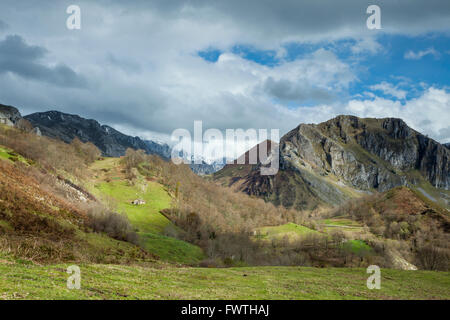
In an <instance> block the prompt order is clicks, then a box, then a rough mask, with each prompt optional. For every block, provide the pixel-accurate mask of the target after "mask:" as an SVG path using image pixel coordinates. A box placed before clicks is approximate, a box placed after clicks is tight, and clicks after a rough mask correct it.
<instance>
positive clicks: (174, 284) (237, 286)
mask: <svg viewBox="0 0 450 320" xmlns="http://www.w3.org/2000/svg"><path fill="white" fill-rule="evenodd" d="M67 266H68V265H67V264H60V265H52V266H39V265H33V264H24V263H21V262H17V261H13V260H10V259H8V258H6V257H0V292H1V293H0V299H450V290H449V288H450V274H449V273H448V272H429V271H400V270H390V269H382V270H381V289H380V290H369V289H367V287H366V281H367V278H368V276H369V275H368V274H367V273H366V270H365V269H359V268H321V269H319V268H306V267H253V268H227V269H215V268H211V269H210V268H175V267H172V266H167V265H165V266H163V265H155V267H140V266H123V265H92V264H89V265H80V269H81V289H80V290H69V289H67V288H66V282H67V278H68V274H67V273H66V268H67ZM11 279H14V281H11Z"/></svg>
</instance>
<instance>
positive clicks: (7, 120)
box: [0, 104, 22, 126]
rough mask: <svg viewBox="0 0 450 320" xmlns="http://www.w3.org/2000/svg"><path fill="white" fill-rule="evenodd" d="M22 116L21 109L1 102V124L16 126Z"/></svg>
mask: <svg viewBox="0 0 450 320" xmlns="http://www.w3.org/2000/svg"><path fill="white" fill-rule="evenodd" d="M21 118H22V116H21V115H20V112H19V110H17V109H16V108H14V107H11V106H5V105H3V104H0V124H6V125H9V126H14V125H15V124H16V123H17V121H19V120H20V119H21Z"/></svg>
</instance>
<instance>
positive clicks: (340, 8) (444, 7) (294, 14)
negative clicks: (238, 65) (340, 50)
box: [104, 0, 450, 40]
mask: <svg viewBox="0 0 450 320" xmlns="http://www.w3.org/2000/svg"><path fill="white" fill-rule="evenodd" d="M104 2H105V3H108V4H114V5H117V6H119V7H120V6H123V1H120V0H104ZM373 4H376V5H378V6H380V8H381V14H382V27H383V30H384V31H385V32H399V33H406V34H409V33H423V32H427V31H429V30H433V29H440V30H444V29H448V25H449V23H450V1H442V0H429V1H423V0H397V1H392V0H340V1H336V0H320V1H299V0H284V1H273V0H246V1H242V0H227V1H205V0H191V1H183V0H171V1H166V0H154V1H147V0H137V1H133V2H132V4H129V3H127V6H126V7H127V10H130V11H132V10H135V11H141V10H157V11H159V12H160V13H161V14H164V15H167V16H168V17H172V18H173V17H181V16H183V17H199V18H201V19H204V20H209V21H214V20H223V21H231V22H232V24H233V25H237V26H239V27H240V28H241V29H242V30H243V35H244V34H245V33H250V34H252V35H253V36H255V35H259V36H261V37H264V38H266V39H267V40H270V39H271V38H274V39H278V40H280V39H281V38H291V37H296V36H300V37H304V38H305V39H308V40H314V39H313V38H314V37H318V38H321V37H322V36H324V35H325V36H328V37H334V36H337V37H339V36H341V35H342V34H346V35H347V36H351V35H352V34H358V33H363V34H370V32H371V31H369V30H368V29H367V28H366V19H367V17H368V14H367V13H366V9H367V7H368V6H369V5H373Z"/></svg>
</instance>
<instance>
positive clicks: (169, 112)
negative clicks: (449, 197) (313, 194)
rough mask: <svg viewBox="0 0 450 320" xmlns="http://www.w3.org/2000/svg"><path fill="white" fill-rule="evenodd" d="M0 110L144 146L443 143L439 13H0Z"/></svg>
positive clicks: (161, 6)
mask: <svg viewBox="0 0 450 320" xmlns="http://www.w3.org/2000/svg"><path fill="white" fill-rule="evenodd" d="M72 4H76V5H78V6H79V7H80V8H81V29H80V30H69V29H68V28H67V27H66V20H67V18H68V17H69V15H68V14H67V13H66V9H67V7H68V6H69V5H72ZM372 4H376V5H378V6H379V7H380V8H381V27H382V29H380V30H376V29H375V30H369V29H368V28H367V26H366V20H367V18H368V17H369V14H367V13H366V10H367V7H368V6H369V5H372ZM0 103H2V104H8V105H14V106H16V107H18V108H19V109H20V111H21V112H22V113H23V114H28V113H32V112H37V111H47V110H59V111H63V112H68V113H75V114H79V115H81V116H83V117H87V118H94V119H96V120H98V121H100V122H101V123H104V124H109V125H111V126H113V127H115V128H117V129H119V130H121V131H123V132H125V133H128V134H132V135H139V136H142V137H147V138H148V137H159V138H166V137H168V136H169V135H170V134H171V132H172V131H173V130H174V129H177V128H186V129H188V130H192V128H193V122H194V120H202V121H203V126H204V128H205V129H206V128H218V129H221V130H223V129H227V128H229V129H235V128H243V129H248V128H256V129H260V128H267V129H271V128H277V129H280V133H281V134H284V133H286V132H287V131H289V130H290V129H292V128H294V127H296V126H297V125H298V124H299V123H318V122H321V121H324V120H327V119H330V118H332V117H334V116H336V115H338V114H354V115H357V116H363V117H400V118H403V119H404V120H405V121H406V122H407V123H408V124H409V125H410V126H412V127H413V128H415V129H416V130H419V131H422V132H424V133H426V134H428V135H429V136H431V137H433V138H435V139H436V140H438V141H440V142H450V112H449V111H450V1H445V0H427V1H417V0H403V1H402V0H398V1H376V0H372V1H364V0H353V1H350V0H340V1H335V0H323V1H301V0H284V1H280V0H279V1H273V0H271V1H269V0H222V1H214V0H209V1H199V0H190V1H187V0H185V1H178V0H170V1H166V0H164V1H163V0H161V1H158V0H156V1H152V0H149V1H147V0H146V1H144V0H142V1H140V0H135V1H132V0H130V1H119V0H117V1H114V0H99V1H75V0H71V1H43V0H39V1H37V0H36V1H33V0H26V1H21V0H14V1H12V0H2V1H1V2H0Z"/></svg>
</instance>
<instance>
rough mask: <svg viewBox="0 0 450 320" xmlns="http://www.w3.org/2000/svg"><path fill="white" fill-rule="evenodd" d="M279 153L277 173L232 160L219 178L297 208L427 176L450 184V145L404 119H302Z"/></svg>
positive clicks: (282, 142)
mask: <svg viewBox="0 0 450 320" xmlns="http://www.w3.org/2000/svg"><path fill="white" fill-rule="evenodd" d="M279 152H280V155H279V161H280V170H279V172H278V173H277V174H276V175H274V176H260V175H259V170H258V168H259V166H260V165H246V166H238V165H227V166H225V167H224V168H223V169H222V170H221V171H219V172H217V173H216V174H215V176H214V177H215V179H216V180H219V181H222V183H224V184H228V185H230V186H235V187H236V188H237V189H238V190H241V191H243V192H246V193H248V194H250V195H255V196H259V197H262V198H265V199H266V200H269V201H272V202H274V203H275V204H282V205H284V206H287V207H296V208H298V209H305V208H313V207H315V206H317V205H319V204H333V205H334V204H339V203H342V202H343V201H345V200H346V199H348V198H349V197H352V196H355V195H357V194H360V193H361V192H365V193H370V192H373V191H386V190H389V189H392V188H394V187H396V186H401V185H415V184H419V183H421V182H423V181H428V182H429V183H430V184H431V185H432V186H433V187H435V188H439V189H444V190H448V189H449V186H450V170H449V159H450V150H449V149H448V148H447V147H445V146H443V145H441V144H439V143H438V142H436V141H434V140H433V139H430V138H428V137H427V136H425V135H423V134H420V133H419V132H417V131H415V130H413V129H411V128H410V127H408V126H407V125H406V123H405V122H404V121H402V120H401V119H395V118H385V119H369V118H367V119H362V118H358V117H354V116H338V117H336V118H334V119H331V120H329V121H326V122H323V123H320V124H317V125H316V124H300V125H299V126H298V127H297V128H295V129H293V130H291V131H290V132H289V133H287V134H286V135H284V136H283V137H282V139H281V140H280V144H279ZM239 168H240V169H239Z"/></svg>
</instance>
